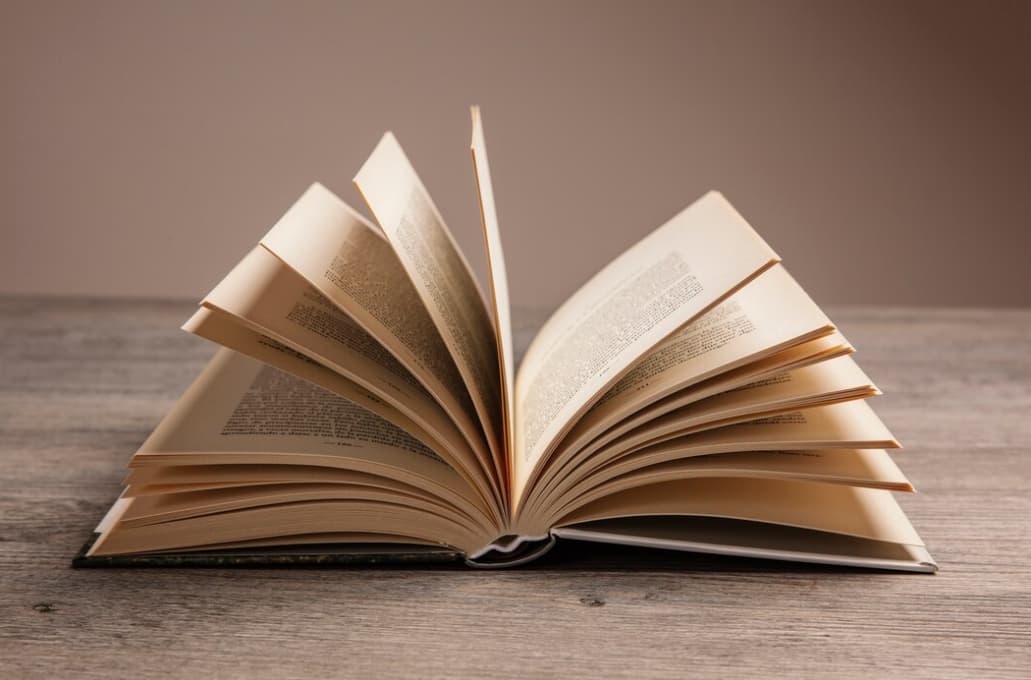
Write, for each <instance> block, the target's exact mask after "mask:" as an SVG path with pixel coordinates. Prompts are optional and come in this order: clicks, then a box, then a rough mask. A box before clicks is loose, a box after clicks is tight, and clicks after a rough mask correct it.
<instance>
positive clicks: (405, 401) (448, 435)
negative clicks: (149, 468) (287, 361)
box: [203, 246, 500, 505]
mask: <svg viewBox="0 0 1031 680" xmlns="http://www.w3.org/2000/svg"><path fill="white" fill-rule="evenodd" d="M203 305H204V306H205V307H209V308H213V309H217V310H221V311H223V312H226V313H227V314H230V315H232V316H233V317H234V318H235V319H236V320H238V321H239V322H240V323H242V324H243V325H245V326H247V327H248V328H250V329H252V330H254V331H257V332H259V333H263V334H266V335H269V336H271V337H273V338H275V339H276V340H278V341H280V342H282V343H284V344H286V345H288V346H290V347H291V348H293V349H294V350H296V351H298V352H301V353H302V354H304V355H306V356H309V357H311V358H312V359H314V360H315V361H317V362H318V363H320V364H322V365H324V366H326V367H328V368H330V369H332V370H334V371H336V372H338V373H340V374H342V375H345V376H347V377H348V378H350V379H351V380H353V381H355V382H357V383H358V384H360V385H362V386H363V387H364V388H366V389H367V390H369V391H371V392H373V393H374V394H376V395H377V396H379V397H380V398H381V399H383V400H385V401H386V402H388V403H390V404H392V405H393V406H395V407H396V408H397V409H398V410H400V411H401V412H403V413H404V414H405V415H406V416H407V417H408V418H409V419H411V420H413V421H415V422H416V423H418V424H419V426H420V428H422V429H423V430H427V431H430V432H432V433H433V435H434V437H436V438H437V439H438V440H439V441H442V442H444V444H445V446H446V447H447V449H448V451H449V452H450V455H449V456H448V458H449V461H451V462H453V463H455V464H456V467H458V468H459V469H460V470H462V471H463V473H465V474H466V475H468V476H470V477H471V478H474V479H476V480H478V481H477V484H478V485H480V484H483V483H486V484H487V486H488V488H490V489H491V491H490V493H491V495H493V496H494V497H496V498H497V497H499V496H500V493H499V490H498V487H497V485H496V484H494V482H493V477H492V476H491V475H490V474H489V467H485V466H484V463H483V462H481V461H480V460H479V459H478V458H477V454H476V453H475V451H473V450H472V449H471V448H470V447H469V446H468V444H467V442H466V440H465V439H464V438H463V435H462V433H461V431H460V430H459V429H458V428H457V426H456V425H455V423H454V421H452V420H451V418H450V417H448V414H447V412H446V411H445V410H444V409H443V407H442V406H441V405H439V403H438V402H437V401H436V400H434V399H433V397H432V396H431V395H430V394H429V393H428V392H427V390H426V389H425V388H424V387H423V386H422V385H421V384H420V383H419V381H418V379H417V378H416V377H415V376H414V375H413V374H412V373H411V372H409V371H408V370H407V369H406V368H405V367H404V366H403V365H402V364H401V362H399V361H398V360H397V359H396V358H395V357H394V356H393V355H392V354H391V353H390V352H388V351H387V350H386V349H384V348H383V346H382V345H380V344H379V342H377V341H376V339H375V338H373V337H372V336H371V335H370V334H369V333H367V332H366V331H365V330H364V329H363V328H362V327H361V326H360V325H359V324H358V323H357V322H355V321H354V320H353V319H351V317H350V316H348V315H347V314H345V313H344V312H343V311H341V310H340V309H339V308H337V307H336V306H335V305H334V304H333V303H332V302H331V301H330V300H329V299H328V298H326V297H325V296H323V295H322V294H321V293H320V292H319V291H318V290H316V289H315V288H314V287H312V286H311V285H310V284H308V283H307V281H305V280H304V279H303V278H302V277H301V276H300V275H298V274H297V273H296V272H295V271H294V270H292V269H291V268H290V267H288V266H287V265H286V264H284V263H283V262H282V261H281V260H280V259H278V258H277V257H276V256H274V255H273V254H271V253H270V252H269V251H267V250H266V249H265V248H263V247H261V246H258V247H256V248H254V249H253V250H252V251H251V252H250V253H248V254H247V256H245V257H244V258H243V259H242V260H241V261H240V263H239V264H237V265H236V267H234V268H233V270H232V271H231V272H230V273H229V274H227V275H226V277H225V278H224V279H222V281H221V282H220V283H219V284H218V285H217V286H216V287H215V289H214V290H212V291H211V292H210V293H209V294H208V295H207V297H205V298H204V301H203ZM209 338H210V339H213V340H215V341H216V342H220V340H219V339H218V338H211V337H210V336H209ZM223 344H225V343H223ZM234 349H236V348H234ZM498 504H499V505H500V503H498Z"/></svg>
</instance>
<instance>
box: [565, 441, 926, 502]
mask: <svg viewBox="0 0 1031 680" xmlns="http://www.w3.org/2000/svg"><path fill="white" fill-rule="evenodd" d="M701 477H719V478H740V477H744V478H749V479H798V480H806V481H814V482H823V483H827V484H847V485H849V486H865V487H869V488H871V489H887V490H889V491H899V492H904V493H910V492H913V491H914V489H913V485H912V484H910V482H909V480H908V479H906V476H905V475H904V474H902V471H901V470H900V469H899V466H898V465H896V464H895V461H894V460H892V458H891V456H890V455H889V454H888V452H887V451H885V450H884V449H831V450H826V451H822V450H819V449H817V450H812V451H742V452H739V453H720V454H715V455H711V456H706V455H702V456H692V457H690V458H685V459H682V460H674V461H670V462H668V463H662V464H660V465H652V466H651V467H647V468H644V469H642V470H636V471H634V472H631V473H630V474H626V475H623V476H621V477H616V478H615V479H612V480H609V481H607V482H604V483H602V484H599V485H597V486H595V487H593V488H590V489H584V490H582V492H579V493H577V494H575V495H574V494H573V493H570V494H566V495H564V496H563V498H562V499H561V500H559V501H558V502H556V503H555V505H554V509H553V510H552V511H551V512H552V513H553V514H554V515H556V516H557V515H564V514H568V513H569V512H571V511H572V510H575V509H576V508H578V507H581V506H584V505H588V504H589V503H592V502H594V501H596V500H599V499H601V498H603V497H604V496H608V495H612V494H614V493H619V492H621V491H625V490H627V489H631V488H634V487H639V486H646V485H650V484H656V483H659V482H669V481H676V480H679V479H695V478H701Z"/></svg>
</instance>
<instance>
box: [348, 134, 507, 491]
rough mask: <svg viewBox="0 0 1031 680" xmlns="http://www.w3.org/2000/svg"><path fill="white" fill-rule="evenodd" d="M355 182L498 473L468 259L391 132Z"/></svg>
mask: <svg viewBox="0 0 1031 680" xmlns="http://www.w3.org/2000/svg"><path fill="white" fill-rule="evenodd" d="M354 183H355V186H356V187H358V190H359V191H360V192H361V194H362V196H363V197H364V198H365V201H366V203H368V205H369V209H370V210H372V213H373V215H375V217H376V221H377V222H378V223H379V225H380V228H382V229H383V233H384V234H385V235H386V237H387V240H389V241H390V243H391V244H392V245H393V246H394V250H395V252H396V253H397V257H398V259H399V260H400V262H401V265H402V266H403V267H404V269H405V271H406V272H407V273H408V277H409V278H410V279H411V282H412V284H413V285H414V286H415V290H416V291H417V292H418V294H419V297H420V298H421V299H422V302H423V304H424V305H425V307H426V309H427V310H428V311H429V314H430V318H432V319H433V323H434V325H435V326H436V327H437V331H438V332H439V333H440V337H441V338H443V339H444V344H445V345H446V346H447V348H448V350H449V351H450V352H451V356H452V358H453V359H454V361H455V365H456V366H458V372H459V373H460V374H461V375H462V379H463V381H464V382H465V386H466V388H467V389H468V391H469V395H470V397H471V398H472V401H473V404H474V405H475V406H476V412H477V413H478V414H479V417H480V423H481V424H482V426H483V430H484V433H485V434H486V435H487V441H488V442H489V443H490V445H491V450H492V452H493V453H494V456H495V467H496V469H497V470H498V471H499V473H500V471H501V470H502V469H503V468H504V466H505V462H506V461H505V460H504V457H503V455H502V454H503V450H502V446H501V432H502V428H501V421H502V406H501V376H500V374H499V370H498V366H499V362H498V352H497V338H496V336H495V329H494V325H493V323H492V322H491V317H490V314H489V313H488V311H487V307H486V305H485V304H484V301H483V297H482V295H481V294H480V291H479V288H477V286H476V280H475V278H474V277H473V275H472V271H471V270H470V268H469V264H468V263H467V262H466V261H465V258H464V257H463V256H462V254H461V252H460V251H459V250H458V246H457V245H456V244H455V240H454V238H453V237H452V236H451V232H450V231H449V230H448V228H447V225H446V224H445V223H444V219H443V218H442V217H441V216H440V212H439V211H438V210H437V207H436V206H435V205H434V204H433V200H432V199H431V198H430V195H429V193H428V192H427V191H426V187H425V186H423V183H422V181H421V180H420V179H419V176H418V175H417V174H416V173H415V169H414V168H413V167H412V164H411V163H410V162H409V161H408V158H407V157H406V156H405V153H404V151H403V150H402V149H401V145H400V144H398V142H397V139H396V138H395V137H394V135H393V134H391V133H389V132H388V133H387V134H385V135H383V138H382V139H381V140H380V142H379V144H378V145H377V146H376V148H375V149H374V150H373V152H372V154H371V155H370V156H369V158H368V159H367V160H366V161H365V164H364V165H363V166H362V168H361V170H359V171H358V174H357V175H355V178H354ZM500 476H501V475H500V474H499V477H500Z"/></svg>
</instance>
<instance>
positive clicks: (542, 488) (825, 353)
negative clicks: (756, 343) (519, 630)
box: [523, 332, 855, 511]
mask: <svg viewBox="0 0 1031 680" xmlns="http://www.w3.org/2000/svg"><path fill="white" fill-rule="evenodd" d="M854 351H855V350H854V348H853V347H852V345H851V344H849V342H848V340H846V339H845V338H844V336H842V335H841V334H840V333H837V332H834V333H831V334H830V335H826V336H823V337H821V338H818V339H816V340H809V341H808V342H803V343H800V344H798V345H795V346H793V347H790V348H789V349H786V350H782V351H780V352H777V353H776V354H773V355H771V356H768V357H765V358H762V359H759V360H756V361H752V362H749V363H746V364H744V365H743V366H739V367H737V368H734V369H731V370H728V371H724V372H719V373H717V374H716V375H714V376H712V377H710V378H707V379H705V380H702V381H700V382H697V383H694V384H692V385H689V386H687V387H685V388H684V389H682V390H681V391H679V392H674V393H673V394H671V395H669V396H667V397H665V398H663V399H660V400H658V401H656V402H654V403H652V404H651V405H649V406H647V407H645V408H643V409H641V410H639V411H636V412H634V413H633V414H632V415H630V416H626V417H624V418H623V419H621V420H619V421H616V422H615V423H614V424H613V425H612V426H611V427H610V428H609V429H607V430H605V431H604V433H603V434H601V435H599V436H597V437H595V438H594V439H593V440H591V441H590V443H588V444H586V445H584V446H581V447H580V448H579V450H578V451H576V453H575V454H573V455H572V456H567V455H564V453H565V452H564V451H562V452H560V454H562V463H561V464H560V465H549V466H548V467H547V469H546V470H545V473H544V474H543V475H542V476H541V478H540V479H538V481H537V483H535V484H534V485H533V489H532V490H531V492H530V494H529V500H528V502H527V503H526V504H524V506H523V511H527V510H529V508H531V507H532V506H534V505H535V504H536V503H537V502H538V501H539V500H540V499H541V498H543V497H544V496H546V495H547V494H549V493H551V490H552V489H553V488H554V487H555V486H556V485H558V484H560V483H562V482H563V481H564V480H566V479H568V478H569V477H570V476H571V475H573V474H574V471H575V469H576V468H577V467H579V466H581V465H583V464H584V461H585V460H587V459H588V458H590V457H591V456H592V455H593V454H594V453H595V452H597V451H599V450H601V449H602V448H603V447H605V446H607V445H608V444H609V443H611V442H613V441H615V440H616V439H618V438H619V437H621V436H623V435H624V434H626V433H627V432H630V431H632V430H635V429H637V428H639V427H640V426H642V425H644V424H646V423H648V422H651V421H653V420H655V419H657V418H659V417H661V416H663V415H665V414H667V413H671V412H673V411H675V410H677V409H679V408H683V407H684V406H687V405H688V404H693V403H695V402H698V401H701V400H702V399H707V398H709V397H712V396H715V395H717V394H721V393H723V392H726V391H728V390H732V389H735V388H738V387H741V386H742V385H746V384H748V383H750V382H753V381H755V380H761V379H764V378H768V377H771V376H774V375H778V374H780V373H783V372H785V371H792V370H795V369H799V368H804V367H806V366H811V365H813V364H817V363H819V362H821V361H829V360H830V359H834V358H837V357H840V356H848V355H849V354H851V353H852V352H854Z"/></svg>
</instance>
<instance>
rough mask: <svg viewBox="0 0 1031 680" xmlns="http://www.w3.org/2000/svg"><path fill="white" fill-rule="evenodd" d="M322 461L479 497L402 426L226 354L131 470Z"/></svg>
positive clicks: (168, 418) (178, 404)
mask: <svg viewBox="0 0 1031 680" xmlns="http://www.w3.org/2000/svg"><path fill="white" fill-rule="evenodd" d="M262 454H264V456H263V455H262ZM319 459H325V460H326V462H327V464H331V463H332V461H333V460H338V461H341V462H340V463H339V465H340V466H341V467H348V466H349V467H351V468H352V469H357V470H360V471H363V472H371V473H377V474H384V475H387V476H390V477H392V478H394V479H399V480H400V481H403V482H405V483H407V484H414V485H417V486H420V487H423V488H428V489H431V490H432V489H434V488H445V489H450V490H451V491H452V492H454V493H459V494H462V495H464V496H467V497H469V498H471V499H476V500H477V501H478V499H479V496H478V494H476V493H475V491H474V490H473V487H471V486H470V485H469V483H468V482H467V481H466V480H465V479H463V478H462V477H461V476H460V475H459V474H458V472H456V471H455V470H454V469H453V468H451V467H450V466H449V465H447V463H446V462H445V461H444V460H443V459H442V458H440V457H439V456H438V455H437V454H435V453H434V452H433V451H432V450H431V449H430V448H428V447H427V446H426V445H425V444H423V443H421V442H420V441H418V440H417V439H415V438H414V437H412V436H411V435H410V434H408V433H407V432H405V431H404V430H402V429H401V428H399V427H398V426H396V425H393V424H392V423H390V422H389V421H387V420H385V419H383V418H381V417H380V416H378V415H376V414H374V413H373V412H371V411H369V410H367V409H364V408H362V407H361V406H359V405H358V404H356V403H354V402H351V401H349V400H347V399H344V398H343V397H339V396H337V395H335V394H333V393H332V392H329V391H328V390H326V389H324V388H322V387H319V386H317V385H314V384H311V383H308V382H307V381H305V380H302V379H300V378H297V377H294V376H292V375H289V374H286V373H283V372H281V371H278V370H277V369H275V368H272V367H270V366H266V365H264V364H263V363H261V362H259V361H256V360H254V359H251V358H249V357H246V356H244V355H242V354H238V353H236V352H232V351H230V350H228V349H222V350H220V351H219V352H218V353H217V354H216V355H215V357H214V358H213V359H212V360H211V362H210V363H209V364H208V366H206V367H205V369H204V370H203V371H202V372H201V374H200V376H198V378H197V380H196V381H194V383H193V385H191V386H190V388H189V389H188V390H187V392H186V393H185V394H184V395H183V397H182V398H181V399H180V400H179V401H178V402H176V405H175V406H174V407H173V408H172V410H171V411H170V412H169V413H168V415H167V416H165V418H164V419H163V420H162V421H161V423H160V424H159V425H158V427H157V428H155V430H154V432H153V433H152V434H151V435H150V437H148V438H147V440H146V441H145V442H144V443H143V445H142V446H141V447H140V449H139V451H137V452H136V454H135V455H134V456H133V459H132V461H131V462H130V465H131V466H146V465H156V464H164V463H172V464H198V463H204V464H214V463H219V462H248V463H268V462H296V463H298V464H307V463H310V461H312V460H319ZM343 461H347V463H346V464H345V463H344V462H343ZM478 502H479V501H478Z"/></svg>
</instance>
